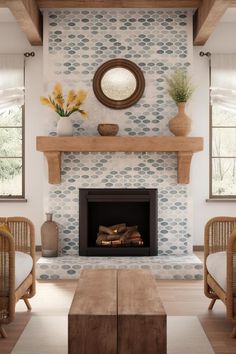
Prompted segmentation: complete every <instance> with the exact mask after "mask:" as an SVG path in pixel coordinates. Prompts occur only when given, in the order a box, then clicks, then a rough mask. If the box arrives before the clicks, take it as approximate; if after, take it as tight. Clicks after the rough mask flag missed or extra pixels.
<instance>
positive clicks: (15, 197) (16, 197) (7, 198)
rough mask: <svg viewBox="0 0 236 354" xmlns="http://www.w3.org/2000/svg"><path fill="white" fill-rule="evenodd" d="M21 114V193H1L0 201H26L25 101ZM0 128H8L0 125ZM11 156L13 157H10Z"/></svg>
mask: <svg viewBox="0 0 236 354" xmlns="http://www.w3.org/2000/svg"><path fill="white" fill-rule="evenodd" d="M21 110H22V114H21V126H20V127H21V129H22V146H21V160H22V168H21V195H1V194H0V202H5V201H26V199H25V103H24V104H23V105H22V106H21ZM1 128H8V127H7V126H5V127H0V129H1ZM11 128H19V126H11ZM11 158H13V157H11Z"/></svg>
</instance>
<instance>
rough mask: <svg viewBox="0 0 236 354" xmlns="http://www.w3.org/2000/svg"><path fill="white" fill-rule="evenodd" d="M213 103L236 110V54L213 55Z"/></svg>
mask: <svg viewBox="0 0 236 354" xmlns="http://www.w3.org/2000/svg"><path fill="white" fill-rule="evenodd" d="M211 103H212V104H217V105H220V106H222V107H224V108H225V109H229V110H234V111H236V54H212V55H211Z"/></svg>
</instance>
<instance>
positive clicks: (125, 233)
mask: <svg viewBox="0 0 236 354" xmlns="http://www.w3.org/2000/svg"><path fill="white" fill-rule="evenodd" d="M96 244H97V245H98V246H113V247H122V246H126V247H127V246H128V247H129V246H130V247H137V246H143V240H142V237H141V235H140V233H139V232H138V226H137V225H135V226H126V224H117V225H112V226H103V225H100V226H99V232H98V235H97V240H96Z"/></svg>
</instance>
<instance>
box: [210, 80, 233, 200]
mask: <svg viewBox="0 0 236 354" xmlns="http://www.w3.org/2000/svg"><path fill="white" fill-rule="evenodd" d="M210 84H211V81H210ZM209 117H210V119H209V199H210V200H217V199H218V200H221V201H224V200H225V201H227V200H236V194H233V195H232V194H230V195H226V194H225V195H215V194H213V171H212V170H213V168H212V165H213V160H214V159H215V158H216V159H224V158H227V159H236V156H217V157H216V156H213V129H214V128H218V129H219V128H221V129H235V128H236V126H233V125H232V126H225V125H221V126H214V125H213V124H212V122H213V105H212V103H211V97H210V88H209Z"/></svg>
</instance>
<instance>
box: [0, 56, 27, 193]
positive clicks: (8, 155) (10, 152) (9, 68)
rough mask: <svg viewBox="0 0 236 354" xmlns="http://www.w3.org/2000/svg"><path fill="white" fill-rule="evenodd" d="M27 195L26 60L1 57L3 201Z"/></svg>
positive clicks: (0, 175)
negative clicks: (25, 148) (25, 131)
mask: <svg viewBox="0 0 236 354" xmlns="http://www.w3.org/2000/svg"><path fill="white" fill-rule="evenodd" d="M24 194H25V193H24V57H23V55H0V199H15V198H18V199H21V198H24V196H25V195H24Z"/></svg>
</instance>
